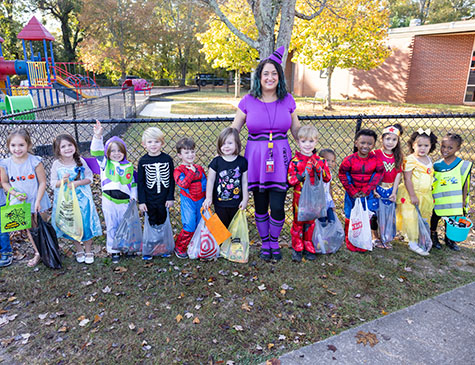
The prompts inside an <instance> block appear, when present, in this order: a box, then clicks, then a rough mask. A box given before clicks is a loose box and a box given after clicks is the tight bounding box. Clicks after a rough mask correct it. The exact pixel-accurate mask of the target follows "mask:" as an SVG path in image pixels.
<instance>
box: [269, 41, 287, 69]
mask: <svg viewBox="0 0 475 365" xmlns="http://www.w3.org/2000/svg"><path fill="white" fill-rule="evenodd" d="M284 52H285V47H284V46H282V47H279V48H277V50H276V51H274V53H272V54H271V55H270V56H269V60H272V61H274V62H277V63H278V64H279V65H281V64H282V57H283V56H284Z"/></svg>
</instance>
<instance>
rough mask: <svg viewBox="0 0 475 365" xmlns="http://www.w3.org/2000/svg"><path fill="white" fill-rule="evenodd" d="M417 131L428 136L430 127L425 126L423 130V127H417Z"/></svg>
mask: <svg viewBox="0 0 475 365" xmlns="http://www.w3.org/2000/svg"><path fill="white" fill-rule="evenodd" d="M417 133H418V134H427V135H428V136H430V129H429V128H427V129H426V130H424V129H422V128H419V129H418V130H417Z"/></svg>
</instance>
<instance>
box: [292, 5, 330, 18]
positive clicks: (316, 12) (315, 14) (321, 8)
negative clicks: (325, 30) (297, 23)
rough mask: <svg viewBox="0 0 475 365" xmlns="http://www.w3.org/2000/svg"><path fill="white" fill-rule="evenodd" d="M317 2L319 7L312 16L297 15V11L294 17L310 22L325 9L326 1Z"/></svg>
mask: <svg viewBox="0 0 475 365" xmlns="http://www.w3.org/2000/svg"><path fill="white" fill-rule="evenodd" d="M319 2H320V5H319V6H318V10H317V11H315V12H314V13H313V14H311V15H306V14H303V13H299V12H298V11H295V16H296V17H297V18H300V19H303V20H312V19H314V18H316V17H317V16H319V15H320V14H321V13H322V11H323V10H324V9H325V8H326V7H327V0H322V1H319Z"/></svg>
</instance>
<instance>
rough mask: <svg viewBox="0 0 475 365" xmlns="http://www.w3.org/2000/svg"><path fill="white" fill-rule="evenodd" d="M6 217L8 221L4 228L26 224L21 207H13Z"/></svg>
mask: <svg viewBox="0 0 475 365" xmlns="http://www.w3.org/2000/svg"><path fill="white" fill-rule="evenodd" d="M6 218H7V219H8V220H9V222H7V223H6V224H5V229H13V228H17V227H20V225H26V221H25V211H24V210H23V209H13V210H12V211H11V212H9V213H8V214H7V215H6Z"/></svg>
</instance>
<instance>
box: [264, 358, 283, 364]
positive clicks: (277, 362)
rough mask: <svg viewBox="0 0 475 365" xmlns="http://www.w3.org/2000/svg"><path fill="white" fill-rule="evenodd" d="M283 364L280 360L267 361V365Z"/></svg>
mask: <svg viewBox="0 0 475 365" xmlns="http://www.w3.org/2000/svg"><path fill="white" fill-rule="evenodd" d="M280 364H281V362H280V360H279V359H269V360H267V361H266V365H280Z"/></svg>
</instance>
